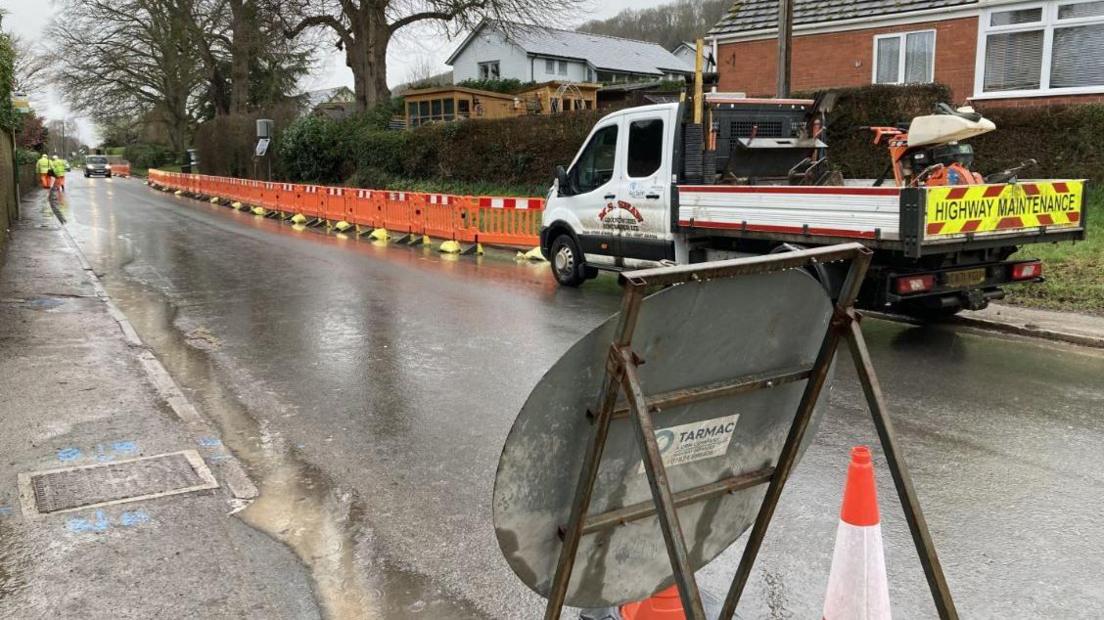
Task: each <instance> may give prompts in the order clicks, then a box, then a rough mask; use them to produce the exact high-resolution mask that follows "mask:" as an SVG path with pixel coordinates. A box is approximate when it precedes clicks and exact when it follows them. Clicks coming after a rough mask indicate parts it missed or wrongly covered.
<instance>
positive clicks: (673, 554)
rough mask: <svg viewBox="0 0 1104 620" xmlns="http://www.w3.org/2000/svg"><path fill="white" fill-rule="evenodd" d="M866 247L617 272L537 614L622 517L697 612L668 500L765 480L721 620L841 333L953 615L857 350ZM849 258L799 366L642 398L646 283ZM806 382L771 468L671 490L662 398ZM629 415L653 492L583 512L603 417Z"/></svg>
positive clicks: (553, 618) (673, 505)
mask: <svg viewBox="0 0 1104 620" xmlns="http://www.w3.org/2000/svg"><path fill="white" fill-rule="evenodd" d="M871 255H872V252H871V251H870V250H869V249H867V248H865V247H864V246H863V245H862V244H859V243H846V244H841V245H834V246H827V247H823V248H816V249H811V250H800V251H796V252H787V253H784V254H771V255H767V256H757V257H753V258H741V259H735V260H728V261H719V262H714V263H702V264H697V265H684V266H678V267H663V268H657V269H643V270H638V271H630V272H625V273H623V274H622V275H621V278H620V280H621V285H622V288H623V289H624V295H623V296H622V299H621V313H620V315H619V318H618V323H617V329H616V332H615V333H616V337H615V339H614V341H613V342H612V343H611V344H610V348H609V354H608V357H607V359H606V375H605V378H604V379H603V382H602V392H601V396H600V397H599V401H598V405H597V408H596V410H595V411H594V412H587V413H588V415H591V416H592V418H593V425H592V429H593V430H592V433H591V435H590V437H589V439H588V441H587V448H586V452H585V455H584V458H583V463H582V469H581V470H580V472H579V482H578V484H577V485H576V487H575V498H574V500H573V502H572V506H571V516H570V518H569V520H568V522H567V524H566V526H565V527H564V528H563V531H562V538H563V547H562V548H561V551H560V556H559V559H558V561H557V563H556V573H555V577H554V579H553V581H552V587H551V590H550V592H549V594H548V606H547V607H546V609H545V615H544V617H545V620H558V619H559V617H560V612H561V610H562V609H563V605H564V600H565V598H566V596H567V589H568V584H569V582H570V580H571V573H572V570H573V568H574V566H575V556H576V554H577V553H578V549H579V542H580V540H581V539H582V537H583V536H585V535H588V534H591V533H594V532H597V531H601V530H603V529H608V528H612V527H617V526H618V525H620V524H622V523H626V522H628V521H633V520H636V519H642V518H646V517H650V516H652V515H655V516H656V517H657V519H658V521H659V527H660V531H661V532H662V533H663V539H664V543H665V545H666V547H667V555H668V557H669V559H670V561H671V569H672V571H673V573H674V578H675V584H676V585H677V586H678V591H679V596H680V597H681V599H682V606H683V610H684V613H685V614H686V617H687V618H688V619H689V620H705V613H704V611H703V609H702V602H701V594H700V593H699V591H698V585H697V582H696V581H695V579H694V571H693V567H692V566H691V565H690V560H689V557H688V553H687V549H686V542H685V539H684V537H683V534H682V529H681V527H680V525H679V517H678V513H677V508H678V507H680V506H684V505H688V504H692V503H695V502H699V501H704V500H706V499H709V498H711V497H716V496H718V495H722V494H725V493H730V492H732V491H736V490H739V489H746V488H750V487H753V486H756V485H759V484H764V483H766V484H767V485H768V486H767V491H766V495H765V497H764V498H763V503H762V505H761V506H760V508H759V512H758V515H757V516H756V519H755V524H754V525H753V526H752V529H751V534H750V535H749V537H748V541H747V545H746V546H745V548H744V553H743V555H742V557H741V559H740V564H739V567H738V568H737V569H736V574H735V576H734V577H733V580H732V585H731V587H730V588H729V591H728V596H727V597H726V598H725V603H724V607H723V608H722V611H721V618H722V619H725V620H730V619H731V618H732V617H733V615H734V614H735V611H736V605H737V604H738V603H739V601H740V596H741V595H742V594H743V590H744V586H745V585H746V584H747V580H748V577H749V576H750V574H751V569H752V566H753V565H754V563H755V559H756V556H757V555H758V554H759V549H760V547H761V546H762V544H763V538H764V537H765V535H766V532H767V527H768V526H769V525H770V521H771V519H772V517H773V516H774V511H775V508H776V507H777V505H778V500H779V498H780V497H781V495H782V489H783V487H784V486H785V484H786V481H787V479H788V478H789V476H790V471H791V470H792V468H793V465H794V462H795V461H796V459H797V455H798V451H799V449H800V446H801V444H802V441H803V439H804V437H805V433H806V430H807V429H808V427H809V423H810V422H811V420H812V417H813V411H814V409H815V406H816V403H817V400H818V398H819V396H820V393H821V390H822V388H823V387H824V384H825V382H826V380H827V377H828V373H829V370H830V368H831V365H832V360H833V359H834V358H835V355H836V351H837V349H838V348H839V345H840V341H841V340H842V339H846V340H847V343H848V346H849V348H850V350H851V358H852V360H853V361H854V364H855V370H856V372H857V374H858V377H859V381H860V383H861V384H862V388H863V394H864V395H865V396H866V401H867V405H868V407H869V409H870V414H871V417H872V418H873V419H874V426H875V429H876V430H877V433H878V439H879V441H880V443H881V445H882V449H883V450H884V452H885V456H886V461H887V462H888V464H889V470H890V473H891V475H892V477H893V484H894V486H895V487H896V490H897V495H898V497H899V499H900V500H901V506H902V508H903V509H904V513H905V519H906V520H907V522H908V526H909V532H910V533H911V534H912V539H913V542H914V543H915V545H916V550H917V553H918V554H919V556H920V563H921V565H922V566H923V569H924V575H925V577H926V578H927V581H928V586H929V588H930V589H931V593H932V599H933V600H934V601H935V607H936V610H937V611H938V613H939V617H940V618H941V619H957V618H958V612H957V611H956V610H955V607H954V602H953V601H952V599H951V594H950V590H949V589H948V587H947V581H946V578H945V577H944V576H943V569H942V567H941V566H940V563H939V558H938V556H937V555H936V552H935V547H934V545H933V544H932V540H931V535H930V533H929V532H928V526H927V523H926V521H925V520H924V515H923V512H922V511H921V510H920V503H919V500H918V499H917V497H916V492H915V490H914V489H913V486H912V479H911V477H910V476H909V472H908V469H907V467H906V466H905V463H904V460H903V459H902V458H901V455H900V453H899V450H898V448H897V440H896V436H895V433H894V431H893V425H892V423H891V422H890V419H889V414H888V412H887V409H886V405H885V399H884V398H883V396H882V390H881V386H880V384H879V383H878V379H877V377H876V376H875V374H874V367H873V365H872V363H871V361H870V354H869V352H868V351H867V348H866V341H865V339H864V338H863V334H862V329H861V327H860V325H859V321H860V319H861V315H860V314H859V313H858V312H856V311H855V308H854V302H855V298H856V297H857V296H858V294H859V289H860V287H861V286H862V282H863V277H864V276H865V275H866V270H867V268H868V267H869V265H870V259H871ZM839 261H850V266H849V268H848V271H847V276H846V278H845V279H844V282H843V285H842V287H841V289H840V292H839V295H838V298H837V299H835V300H833V304H834V311H833V317H832V320H831V321H830V323H829V326H828V329H827V331H826V333H825V334H824V339H823V341H822V342H821V346H820V349H819V352H818V353H817V357H816V361H815V362H814V363H813V365H812V367H811V368H809V369H807V370H801V371H800V372H798V373H797V374H796V375H795V372H794V371H793V370H792V369H790V370H787V371H785V372H783V373H781V374H778V375H771V374H757V375H749V376H743V377H736V378H734V379H732V380H730V381H727V382H722V383H715V384H711V385H707V386H701V387H694V388H686V389H681V390H676V391H674V392H671V393H666V394H656V395H649V396H645V394H644V393H643V391H642V389H641V385H640V380H639V377H638V375H637V371H636V368H637V366H639V365H640V364H642V363H644V360H642V359H640V358H639V357H638V356H637V354H636V353H635V352H634V351H633V348H632V338H633V331H634V329H635V327H636V324H637V319H638V317H639V314H640V310H641V305H642V303H643V301H644V296H645V294H646V293H647V291H648V289H649V288H650V287H658V286H668V285H673V284H680V283H686V282H696V281H704V280H714V279H725V278H738V277H741V276H747V275H753V274H764V273H774V272H779V271H785V270H789V269H800V268H804V267H815V266H817V265H819V264H821V263H830V262H839ZM800 380H804V381H806V384H805V390H804V392H803V393H802V396H801V401H800V403H799V404H798V407H797V412H796V414H795V416H794V420H793V423H792V425H791V426H790V430H789V433H788V435H787V436H786V442H785V444H784V445H783V447H782V452H781V453H780V455H779V457H778V461H777V464H776V465H775V466H774V467H767V468H765V469H762V470H756V471H753V472H745V473H742V474H738V475H735V476H732V477H730V478H726V479H724V480H720V481H717V482H712V483H709V484H705V485H702V486H699V487H695V488H692V489H687V490H684V491H679V492H678V493H672V491H671V487H670V484H669V483H668V479H667V470H666V468H665V466H664V465H663V460H662V458H661V455H660V450H659V446H658V444H657V442H656V438H655V426H654V424H653V420H652V411H653V410H656V411H658V410H659V409H661V408H662V407H664V406H671V405H674V404H688V403H693V402H699V401H704V400H708V399H711V398H717V397H720V396H728V395H731V394H736V393H741V392H749V391H752V390H757V389H760V388H765V387H770V386H772V385H776V384H777V383H780V382H789V381H800ZM621 394H623V395H624V398H625V401H624V402H625V405H623V406H620V407H619V406H618V396H619V395H621ZM624 417H628V418H629V419H630V420H631V422H632V425H633V429H634V431H635V432H634V435H635V436H636V440H637V445H638V447H639V448H640V452H641V454H642V455H643V461H644V469H645V472H646V473H647V476H648V485H649V487H650V489H651V492H652V501H651V502H647V501H646V502H641V503H640V504H634V505H632V506H625V507H623V508H619V509H617V510H612V511H609V512H606V513H603V514H598V515H588V514H587V510H588V509H589V506H590V500H591V496H592V494H593V491H594V483H595V479H596V477H597V475H598V468H599V465H600V464H601V460H602V451H603V449H604V447H605V442H606V438H607V436H608V434H609V429H610V423H611V422H613V421H614V420H615V419H620V418H624Z"/></svg>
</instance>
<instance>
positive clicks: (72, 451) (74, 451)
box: [57, 448, 81, 461]
mask: <svg viewBox="0 0 1104 620" xmlns="http://www.w3.org/2000/svg"><path fill="white" fill-rule="evenodd" d="M80 455H81V451H80V448H62V449H61V450H58V451H57V457H58V460H59V461H73V460H76V459H79V458H80Z"/></svg>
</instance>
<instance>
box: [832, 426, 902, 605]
mask: <svg viewBox="0 0 1104 620" xmlns="http://www.w3.org/2000/svg"><path fill="white" fill-rule="evenodd" d="M823 617H824V620H889V618H890V612H889V581H888V579H887V578H886V570H885V554H884V553H883V551H882V526H881V518H880V517H879V515H878V492H877V490H876V489H875V486H874V465H873V464H872V463H871V461H870V449H869V448H867V447H866V446H857V447H855V448H852V449H851V465H850V466H848V468H847V484H846V485H845V486H844V488H843V508H841V509H840V523H839V527H838V528H837V530H836V548H835V551H834V552H833V553H832V572H831V574H830V575H829V577H828V593H827V595H826V596H825V597H824V615H823Z"/></svg>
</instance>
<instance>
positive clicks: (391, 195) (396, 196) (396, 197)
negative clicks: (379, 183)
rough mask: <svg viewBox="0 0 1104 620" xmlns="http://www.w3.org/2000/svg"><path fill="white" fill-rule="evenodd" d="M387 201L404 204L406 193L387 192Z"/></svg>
mask: <svg viewBox="0 0 1104 620" xmlns="http://www.w3.org/2000/svg"><path fill="white" fill-rule="evenodd" d="M387 199H388V200H398V201H400V202H406V192H387Z"/></svg>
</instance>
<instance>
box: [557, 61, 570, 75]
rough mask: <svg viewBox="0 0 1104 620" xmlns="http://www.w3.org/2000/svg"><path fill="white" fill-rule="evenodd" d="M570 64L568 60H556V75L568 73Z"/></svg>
mask: <svg viewBox="0 0 1104 620" xmlns="http://www.w3.org/2000/svg"><path fill="white" fill-rule="evenodd" d="M561 69H562V71H561ZM567 72H568V66H567V61H566V60H558V61H556V75H567Z"/></svg>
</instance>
